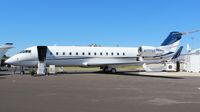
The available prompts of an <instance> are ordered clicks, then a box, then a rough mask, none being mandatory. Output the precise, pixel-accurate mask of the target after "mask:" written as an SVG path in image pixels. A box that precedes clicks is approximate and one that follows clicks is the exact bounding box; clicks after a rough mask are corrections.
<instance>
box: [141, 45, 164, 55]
mask: <svg viewBox="0 0 200 112" xmlns="http://www.w3.org/2000/svg"><path fill="white" fill-rule="evenodd" d="M138 53H139V56H142V57H153V56H159V55H162V54H163V53H164V51H163V50H161V49H158V48H156V47H153V46H140V47H139V48H138Z"/></svg>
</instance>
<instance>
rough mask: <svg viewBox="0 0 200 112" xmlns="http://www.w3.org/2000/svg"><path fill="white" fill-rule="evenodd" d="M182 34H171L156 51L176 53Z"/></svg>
mask: <svg viewBox="0 0 200 112" xmlns="http://www.w3.org/2000/svg"><path fill="white" fill-rule="evenodd" d="M182 35H183V33H181V32H175V31H174V32H171V33H170V34H169V36H168V37H167V38H166V39H165V40H164V41H163V42H162V44H161V45H160V47H158V49H160V50H164V51H165V53H170V52H171V53H174V52H176V50H177V48H178V46H179V43H180V40H181V38H182Z"/></svg>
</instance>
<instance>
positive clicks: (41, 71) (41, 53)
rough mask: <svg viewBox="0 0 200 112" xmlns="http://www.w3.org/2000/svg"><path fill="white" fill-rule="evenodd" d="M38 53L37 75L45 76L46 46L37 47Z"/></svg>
mask: <svg viewBox="0 0 200 112" xmlns="http://www.w3.org/2000/svg"><path fill="white" fill-rule="evenodd" d="M37 51H38V69H37V74H38V75H45V74H46V55H47V46H37Z"/></svg>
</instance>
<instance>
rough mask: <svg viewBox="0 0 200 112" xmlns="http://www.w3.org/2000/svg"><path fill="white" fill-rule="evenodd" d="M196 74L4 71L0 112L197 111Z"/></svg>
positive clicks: (0, 82) (199, 101) (199, 93)
mask: <svg viewBox="0 0 200 112" xmlns="http://www.w3.org/2000/svg"><path fill="white" fill-rule="evenodd" d="M183 74H184V73H183ZM198 75H199V76H200V74H199V73H198V74H196V75H194V76H193V75H190V76H186V75H181V73H145V72H141V73H137V72H133V73H125V72H124V73H118V74H115V75H113V74H103V73H100V72H68V73H65V74H57V75H51V76H37V77H33V76H30V75H18V74H13V75H9V74H6V73H2V72H1V75H0V112H199V111H200V77H199V76H198Z"/></svg>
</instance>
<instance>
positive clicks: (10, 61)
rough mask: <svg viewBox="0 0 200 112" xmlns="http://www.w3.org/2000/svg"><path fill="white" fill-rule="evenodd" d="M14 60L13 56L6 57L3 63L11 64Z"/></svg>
mask: <svg viewBox="0 0 200 112" xmlns="http://www.w3.org/2000/svg"><path fill="white" fill-rule="evenodd" d="M15 61H16V60H15V58H13V57H11V58H9V59H7V60H6V61H5V63H7V64H10V65H12V64H14V63H15Z"/></svg>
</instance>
